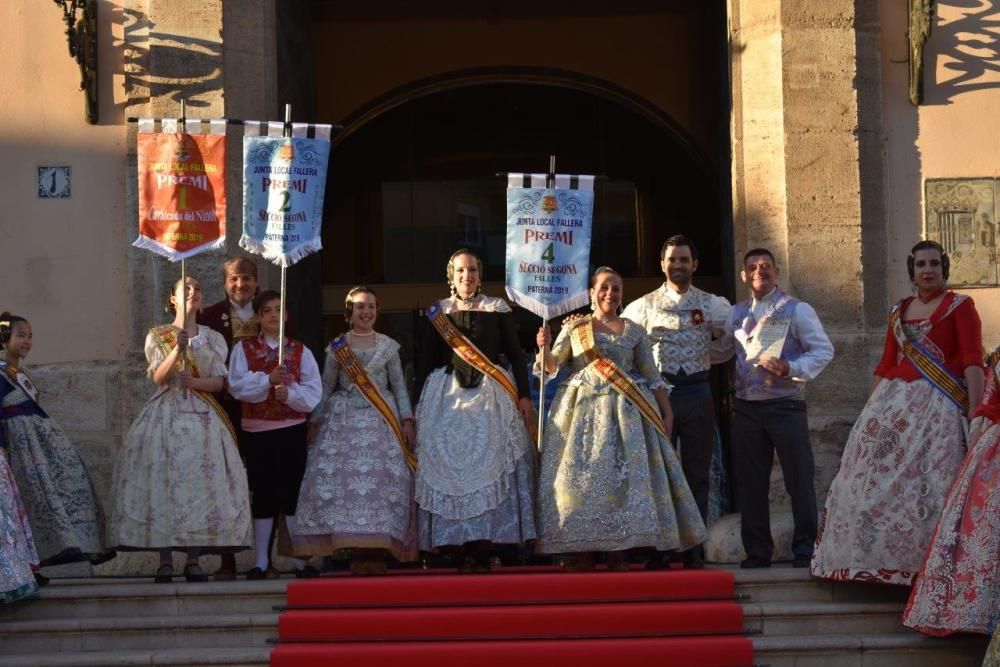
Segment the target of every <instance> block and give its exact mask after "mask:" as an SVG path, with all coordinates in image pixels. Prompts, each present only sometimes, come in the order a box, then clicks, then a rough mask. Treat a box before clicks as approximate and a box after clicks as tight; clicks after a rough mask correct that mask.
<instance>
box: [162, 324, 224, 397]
mask: <svg viewBox="0 0 1000 667" xmlns="http://www.w3.org/2000/svg"><path fill="white" fill-rule="evenodd" d="M157 329H159V327H155V328H153V329H151V330H150V331H149V333H148V334H146V344H145V351H146V361H148V362H149V366H148V367H147V368H146V374H147V375H148V376H149V377H153V373H154V372H155V371H156V369H157V368H159V367H160V364H162V363H163V360H164V359H166V358H167V352H164V350H163V349H162V348H161V346H160V343H159V342H158V341H157V334H156V331H157ZM228 354H229V350H228V348H227V347H226V339H225V338H223V337H222V334H220V333H218V332H217V331H213V330H212V329H210V328H208V327H207V326H205V325H203V324H199V325H198V335H197V336H194V337H193V338H189V339H188V358H189V359H192V360H193V361H194V363H195V364H196V365H197V367H198V375H199V376H200V377H203V378H211V377H225V376H226V374H227V371H226V357H227V356H228ZM177 382H178V380H177V376H176V375H174V376H173V377H171V378H170V385H171V386H172V387H175V386H177Z"/></svg>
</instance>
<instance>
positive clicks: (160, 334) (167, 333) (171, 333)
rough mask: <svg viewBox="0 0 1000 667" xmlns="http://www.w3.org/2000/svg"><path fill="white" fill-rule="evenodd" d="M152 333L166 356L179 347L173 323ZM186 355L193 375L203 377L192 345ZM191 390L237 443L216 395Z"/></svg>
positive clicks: (231, 424) (227, 417)
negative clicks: (206, 405)
mask: <svg viewBox="0 0 1000 667" xmlns="http://www.w3.org/2000/svg"><path fill="white" fill-rule="evenodd" d="M150 333H151V334H153V339H154V340H155V341H156V344H157V345H159V346H160V350H161V351H162V352H163V354H164V356H166V355H168V354H170V353H171V352H173V351H174V348H175V347H177V330H176V329H175V328H174V326H173V325H172V324H164V325H162V326H158V327H153V328H152V329H150ZM184 356H185V360H186V362H187V365H188V368H190V369H191V375H192V377H196V378H197V377H201V374H200V373H199V372H198V362H197V361H196V360H195V358H194V354H193V353H192V352H191V348H190V347H188V348H187V350H185V354H184ZM177 364H180V360H179V359H178V360H177ZM189 391H193V392H194V393H196V394H198V396H199V397H201V398H202V399H203V400H204V401H205V402H206V403H208V405H209V406H210V407H211V408H212V410H214V411H215V414H217V415H218V416H219V418H220V419H221V420H222V423H223V424H225V425H226V428H227V429H229V434H230V435H231V436H233V442H234V443H236V442H237V439H236V429H234V428H233V423H232V422H231V421H229V415H227V414H226V411H225V410H223V409H222V406H221V405H219V402H218V401H217V400H215V397H214V396H212V395H211V394H210V393H208V392H207V391H199V390H197V389H190V390H189Z"/></svg>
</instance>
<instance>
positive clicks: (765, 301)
mask: <svg viewBox="0 0 1000 667" xmlns="http://www.w3.org/2000/svg"><path fill="white" fill-rule="evenodd" d="M740 277H741V278H742V280H743V282H744V283H745V284H746V285H747V286H748V287H749V288H750V294H751V298H750V299H748V300H746V301H741V302H740V303H738V304H736V306H734V307H733V309H732V312H731V313H730V314H729V319H728V320H727V321H726V334H727V336H731V337H732V339H733V341H734V343H735V345H736V378H735V380H736V382H735V384H736V401H735V405H736V419H735V423H734V429H733V434H734V440H733V448H732V449H733V459H734V464H735V465H734V470H735V475H736V500H737V503H738V505H739V509H740V512H741V513H742V515H743V516H742V528H741V537H742V538H743V548H744V549H745V550H746V554H747V558H746V560H744V561H743V562H742V563H741V566H742V567H745V568H755V567H769V566H770V565H771V556H772V552H773V551H774V541H773V538H772V537H771V525H770V521H771V520H770V508H769V506H768V492H769V489H770V478H771V466H772V464H773V461H774V453H775V452H777V453H778V461H779V462H780V463H781V471H782V474H783V475H784V478H785V488H786V489H787V491H788V495H789V496H790V498H791V501H792V518H793V520H794V524H795V528H794V532H793V534H792V554H793V556H794V566H795V567H808V566H809V559H810V558H811V557H812V552H813V544H814V542H815V541H816V528H817V511H816V489H815V486H814V482H813V476H814V470H815V465H814V462H813V453H812V448H811V446H810V444H809V424H808V421H807V418H806V402H805V387H806V382H808V381H809V380H812V379H814V378H815V377H816V376H817V375H819V374H820V372H821V371H822V370H823V369H824V368H825V367H826V365H827V364H828V363H830V360H831V359H833V345H832V344H831V343H830V339H829V338H828V337H827V335H826V332H825V331H824V330H823V325H822V324H821V323H820V321H819V318H818V317H817V316H816V311H815V310H814V309H813V308H812V306H810V305H809V304H807V303H804V302H802V301H799V300H798V299H794V298H792V297H790V296H789V295H787V294H785V293H784V292H783V291H782V290H781V288H780V287H778V285H777V278H778V267H777V265H776V263H775V261H774V255H772V254H771V252H770V251H769V250H767V249H765V248H756V249H753V250H750V251H749V252H748V253H747V254H746V255H745V256H744V258H743V269H742V270H741V271H740ZM768 320H770V322H767V321H768ZM762 323H763V324H764V325H767V326H769V327H770V328H771V330H772V331H773V330H775V329H777V330H781V328H782V327H786V328H785V329H784V330H785V331H787V333H786V334H785V339H784V344H783V346H782V347H781V351H780V354H779V355H778V356H777V357H775V356H769V355H766V354H765V355H761V356H760V358H759V359H755V360H751V361H748V360H747V348H748V346H752V345H753V339H754V337H755V336H756V335H757V334H760V333H761V331H762V328H766V327H762V326H761V325H762Z"/></svg>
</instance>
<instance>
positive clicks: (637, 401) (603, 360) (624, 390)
mask: <svg viewBox="0 0 1000 667" xmlns="http://www.w3.org/2000/svg"><path fill="white" fill-rule="evenodd" d="M570 326H572V327H573V330H572V333H571V334H570V335H571V336H572V337H573V340H574V341H575V342H576V343H577V345H579V346H580V347H581V348H582V349H583V355H584V357H586V359H587V362H588V363H589V367H590V368H593V369H594V370H595V371H597V374H598V375H600V376H601V377H602V378H604V379H605V380H607V381H608V383H609V384H610V385H611V386H612V387H614V388H615V389H616V390H617V391H618V392H619V393H621V395H622V396H624V397H625V398H627V399H628V400H629V401H630V402H631V403H632V405H634V406H635V407H636V408H637V409H638V410H639V412H640V413H641V414H642V416H643V417H645V418H646V419H647V420H649V423H650V424H651V425H652V426H653V428H655V429H656V431H657V432H658V433H659V434H660V435H662V436H663V437H664V438H666V439H667V440H669V439H670V436H669V435H667V431H666V429H664V428H663V417H661V416H660V411H659V409H657V408H656V407H655V406H654V405H652V404H651V403H650V402H649V400H648V399H647V398H646V396H645V395H644V394H643V393H642V391H641V390H640V389H639V385H638V384H636V382H635V380H633V379H632V378H631V377H630V376H629V374H628V373H625V372H624V371H622V369H620V368H619V367H618V364H616V363H615V362H613V361H611V360H610V359H608V358H607V357H605V356H602V355H601V353H600V352H599V351H598V349H597V343H596V341H595V340H594V321H593V319H592V318H591V317H585V318H583V319H581V320H578V321H577V322H574V323H573V324H571V325H570Z"/></svg>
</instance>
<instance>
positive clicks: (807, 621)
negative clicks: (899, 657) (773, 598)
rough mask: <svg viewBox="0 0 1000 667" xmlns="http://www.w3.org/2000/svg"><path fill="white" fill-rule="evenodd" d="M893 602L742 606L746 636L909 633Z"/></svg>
mask: <svg viewBox="0 0 1000 667" xmlns="http://www.w3.org/2000/svg"><path fill="white" fill-rule="evenodd" d="M902 616H903V606H902V605H901V604H898V603H895V602H763V603H760V604H757V603H745V604H744V605H743V624H744V627H745V628H746V629H747V631H748V632H751V633H755V634H759V635H764V636H767V637H773V636H806V635H824V634H837V635H847V634H883V633H894V632H907V633H912V632H913V631H912V630H910V629H909V628H907V627H906V626H904V625H903V624H902V621H901V619H902Z"/></svg>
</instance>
